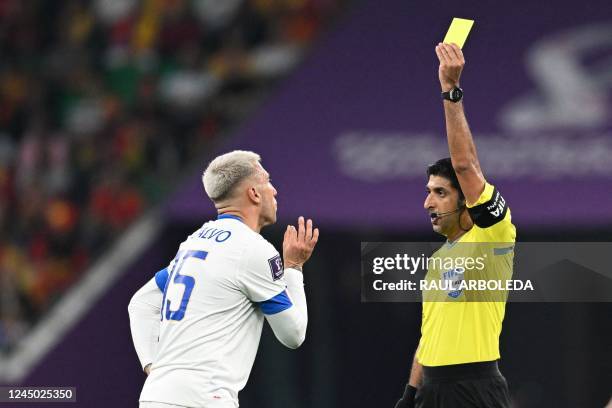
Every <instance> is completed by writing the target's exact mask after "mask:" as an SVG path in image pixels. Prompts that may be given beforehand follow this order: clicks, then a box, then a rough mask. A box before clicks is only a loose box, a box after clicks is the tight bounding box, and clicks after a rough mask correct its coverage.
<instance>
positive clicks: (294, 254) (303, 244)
mask: <svg viewBox="0 0 612 408" xmlns="http://www.w3.org/2000/svg"><path fill="white" fill-rule="evenodd" d="M318 240H319V229H318V228H315V229H313V228H312V220H310V219H309V220H308V221H306V222H304V217H300V218H298V227H297V230H296V228H295V227H294V226H293V225H289V226H287V230H286V231H285V238H284V239H283V259H284V261H285V267H286V268H292V267H301V266H302V265H303V264H304V262H306V261H307V260H308V259H309V258H310V255H312V251H313V250H314V247H315V245H317V241H318Z"/></svg>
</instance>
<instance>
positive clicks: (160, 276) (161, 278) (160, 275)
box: [155, 268, 168, 292]
mask: <svg viewBox="0 0 612 408" xmlns="http://www.w3.org/2000/svg"><path fill="white" fill-rule="evenodd" d="M167 281H168V268H164V269H162V270H161V271H159V272H157V273H156V274H155V283H157V287H158V288H159V290H161V291H162V292H163V291H164V289H165V288H166V282H167Z"/></svg>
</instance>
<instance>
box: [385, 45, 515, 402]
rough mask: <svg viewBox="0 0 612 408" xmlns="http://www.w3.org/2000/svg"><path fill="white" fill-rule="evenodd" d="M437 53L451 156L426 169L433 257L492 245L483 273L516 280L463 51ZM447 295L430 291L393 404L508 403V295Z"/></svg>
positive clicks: (505, 218)
mask: <svg viewBox="0 0 612 408" xmlns="http://www.w3.org/2000/svg"><path fill="white" fill-rule="evenodd" d="M436 54H437V56H438V59H439V60H440V67H439V71H438V76H439V79H440V85H441V86H442V97H443V99H444V101H443V103H444V114H445V117H446V132H447V136H448V147H449V150H450V156H451V157H450V158H446V159H441V160H438V161H437V162H436V163H434V164H432V165H431V166H429V167H428V169H427V175H428V182H427V198H426V199H425V203H424V207H425V209H426V210H427V211H428V213H429V215H430V217H431V224H432V227H433V230H434V231H435V232H437V233H439V234H442V235H444V236H445V237H446V238H447V242H446V243H445V244H444V245H443V246H442V247H441V248H440V249H439V250H438V251H437V252H436V254H435V255H434V256H439V257H451V258H453V259H456V258H459V257H461V256H466V255H467V254H468V253H470V251H472V252H471V253H473V248H474V245H472V246H470V245H462V243H480V244H481V245H482V246H483V247H484V246H494V247H495V248H493V250H492V251H490V253H491V256H487V257H485V262H484V271H485V272H486V274H487V275H488V276H496V277H498V278H505V279H510V277H511V276H512V262H513V256H514V252H513V251H514V242H515V238H516V229H515V227H514V225H513V224H512V221H511V216H510V210H509V209H508V206H507V204H506V201H505V200H504V199H503V197H502V196H501V194H500V193H499V192H498V191H497V189H496V188H495V187H494V186H493V185H491V184H489V183H487V181H486V180H485V178H484V176H483V174H482V170H481V169H480V164H479V162H478V156H477V154H476V147H475V145H474V141H473V140H472V135H471V133H470V129H469V126H468V123H467V120H466V118H465V113H464V111H463V104H462V102H461V99H462V97H463V90H462V89H461V88H459V77H460V76H461V72H462V70H463V67H464V65H465V60H464V57H463V53H462V52H461V49H460V48H459V47H458V46H456V45H455V44H442V43H440V44H438V46H437V47H436ZM456 244H458V245H456ZM470 272H472V273H473V272H476V271H470V269H469V268H464V270H463V271H461V272H460V273H461V275H460V278H462V277H463V276H465V277H466V278H468V277H469V276H470ZM457 276H458V275H457V272H456V270H444V269H441V268H436V267H435V266H430V268H429V269H428V271H427V276H426V279H438V280H443V279H450V280H453V279H456V278H457ZM443 296H445V298H444V299H440V298H436V299H431V298H429V297H426V296H425V294H424V301H423V321H422V324H421V339H420V341H419V346H418V348H417V352H416V355H415V357H414V361H413V364H412V369H411V371H410V379H409V382H408V384H407V385H406V389H405V392H404V395H403V396H402V398H401V399H400V400H399V401H398V402H397V404H396V405H395V407H396V408H409V407H417V408H462V407H471V408H496V407H499V408H509V407H510V397H509V392H508V385H507V383H506V380H505V378H504V377H503V376H502V374H501V373H500V371H499V369H498V366H497V360H499V358H500V354H499V335H500V333H501V327H502V321H503V319H504V312H505V302H504V301H503V300H504V299H501V300H500V299H488V301H479V302H474V301H466V297H467V296H468V294H467V293H465V292H463V293H462V291H458V290H452V291H447V292H444V294H443ZM470 299H472V298H470ZM432 300H435V301H432ZM480 300H483V299H480Z"/></svg>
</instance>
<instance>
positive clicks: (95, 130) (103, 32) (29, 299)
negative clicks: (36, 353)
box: [0, 0, 343, 352]
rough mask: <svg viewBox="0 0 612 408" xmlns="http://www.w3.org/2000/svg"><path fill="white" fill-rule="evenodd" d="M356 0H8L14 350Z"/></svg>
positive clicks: (5, 238)
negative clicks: (329, 22)
mask: <svg viewBox="0 0 612 408" xmlns="http://www.w3.org/2000/svg"><path fill="white" fill-rule="evenodd" d="M342 3H343V1H342V0H223V1H218V0H191V1H187V0H143V1H138V0H91V1H87V0H72V1H62V2H56V1H43V0H34V1H21V0H0V225H1V229H0V231H1V233H0V350H1V351H2V352H8V351H10V349H11V348H12V347H13V346H14V345H15V343H16V342H17V341H18V340H19V339H20V338H21V337H22V336H23V335H24V333H26V332H27V331H28V329H29V328H30V327H31V326H32V325H33V324H35V323H36V321H37V320H38V319H39V318H40V317H41V316H42V315H43V314H44V312H45V310H47V309H48V308H49V307H50V306H51V305H52V304H53V302H54V301H56V300H57V299H58V298H59V297H60V296H61V295H62V293H64V292H65V290H66V289H67V288H68V287H69V286H70V285H71V284H72V283H73V282H75V281H76V280H78V278H79V276H80V275H81V274H82V273H83V271H84V270H86V268H87V267H88V266H89V265H91V263H92V261H93V260H95V258H96V257H97V256H99V255H100V254H101V253H102V252H103V251H104V250H105V248H107V247H108V245H109V243H111V242H112V241H113V239H114V238H115V237H116V236H117V235H118V234H120V233H121V232H122V231H123V230H124V229H125V228H126V227H127V226H128V225H129V224H130V223H131V222H132V221H133V220H134V219H136V218H137V217H138V216H139V215H140V214H142V213H143V211H146V209H147V208H149V207H150V206H152V205H153V204H155V203H156V202H158V200H159V199H160V197H162V196H163V195H164V193H165V192H167V191H168V190H169V189H171V188H172V187H173V186H174V184H175V182H176V180H177V178H178V177H179V175H180V174H181V171H182V170H183V169H185V168H186V167H189V163H190V162H191V161H192V159H193V158H196V157H201V155H202V153H203V152H204V151H205V150H206V149H210V148H211V147H212V146H214V144H215V143H218V140H219V135H222V134H223V131H224V130H226V129H228V127H230V126H232V124H235V123H236V122H237V121H238V120H239V119H240V118H242V117H244V115H245V114H246V113H247V112H248V111H249V109H251V108H252V107H253V106H254V103H255V102H256V101H258V100H260V99H261V96H262V95H263V94H264V93H265V91H266V90H267V89H269V87H270V85H271V84H272V83H273V81H274V79H276V78H279V77H281V76H282V75H283V74H284V73H286V72H287V71H288V70H289V69H290V68H291V67H292V66H293V65H294V64H295V63H296V62H297V61H298V60H299V58H300V55H301V54H303V52H304V50H305V47H306V46H308V45H309V44H311V42H312V40H313V39H314V38H315V36H316V34H317V33H319V32H320V31H321V27H322V26H323V25H324V23H325V22H326V21H327V20H328V19H329V18H330V17H332V16H333V15H335V14H337V11H338V10H339V9H340V8H341V6H342Z"/></svg>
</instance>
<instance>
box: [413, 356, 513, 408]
mask: <svg viewBox="0 0 612 408" xmlns="http://www.w3.org/2000/svg"><path fill="white" fill-rule="evenodd" d="M415 407H416V408H510V393H509V392H508V384H507V383H506V379H505V378H504V376H503V375H502V374H501V373H500V372H499V368H498V367H497V361H485V362H479V363H468V364H456V365H450V366H440V367H425V366H423V384H422V385H421V387H420V388H419V389H418V391H417V393H416V397H415Z"/></svg>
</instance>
